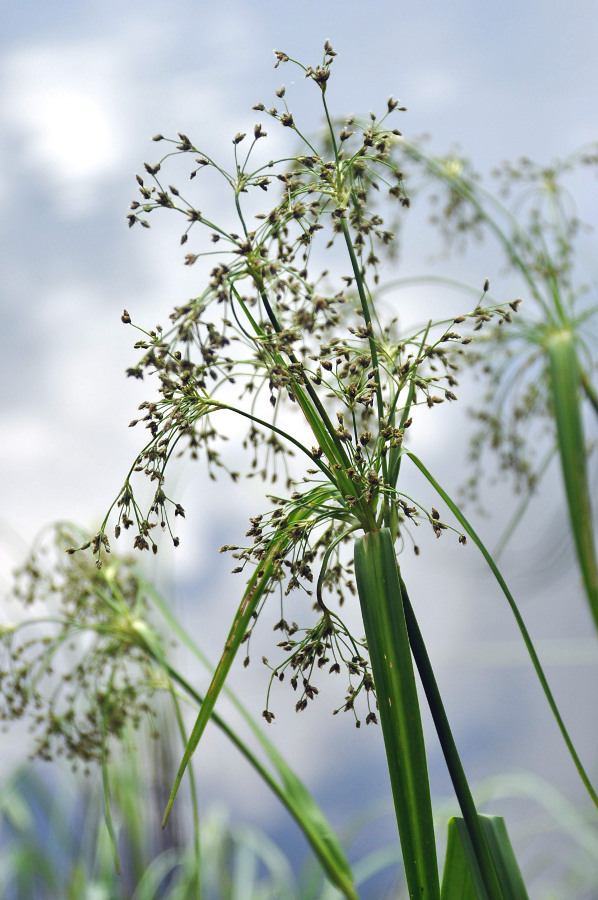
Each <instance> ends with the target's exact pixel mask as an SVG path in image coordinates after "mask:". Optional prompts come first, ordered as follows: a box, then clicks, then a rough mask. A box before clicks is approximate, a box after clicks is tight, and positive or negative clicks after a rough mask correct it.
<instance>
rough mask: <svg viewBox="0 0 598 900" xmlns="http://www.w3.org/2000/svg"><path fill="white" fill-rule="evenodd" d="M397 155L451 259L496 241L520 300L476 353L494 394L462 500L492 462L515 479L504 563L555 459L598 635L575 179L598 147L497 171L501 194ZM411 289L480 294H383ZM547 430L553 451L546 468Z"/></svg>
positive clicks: (587, 292) (482, 417) (585, 295)
mask: <svg viewBox="0 0 598 900" xmlns="http://www.w3.org/2000/svg"><path fill="white" fill-rule="evenodd" d="M392 155H393V161H394V162H395V164H396V165H397V166H400V167H401V168H403V169H404V171H406V172H407V173H408V176H409V182H410V186H412V190H413V191H414V192H415V193H420V192H422V191H427V192H428V194H429V197H430V201H431V204H432V214H431V216H430V221H431V224H432V225H433V226H434V227H435V228H436V229H438V231H439V232H440V235H441V237H442V238H443V240H444V242H445V245H446V247H447V249H449V250H451V251H455V250H457V251H465V250H466V249H467V247H468V246H469V245H470V243H471V242H472V241H475V242H479V241H481V240H484V239H487V240H489V241H490V242H492V244H493V245H494V246H497V247H498V248H499V250H500V252H501V254H502V256H503V258H504V260H505V262H506V264H507V267H508V269H509V270H510V272H511V273H512V274H513V275H514V276H515V278H516V280H517V285H518V286H517V289H518V290H520V291H521V294H520V297H521V298H522V299H523V305H522V307H521V311H520V312H519V314H518V315H517V316H516V317H514V321H513V322H512V323H511V324H512V327H509V328H502V327H500V325H498V324H497V323H492V325H491V326H490V327H489V328H488V329H487V330H486V331H485V333H484V336H483V338H482V340H480V341H479V342H478V348H477V349H476V351H475V352H474V353H471V354H470V355H469V363H470V364H471V365H472V366H474V367H475V370H476V371H477V372H478V374H479V375H480V376H481V378H482V379H483V381H484V382H485V384H486V390H485V391H484V393H483V400H482V404H480V406H479V407H478V408H475V409H474V410H472V414H473V418H474V420H475V422H476V424H477V429H476V432H475V435H474V437H473V441H472V447H471V453H470V460H469V462H470V467H469V469H470V475H469V478H468V481H467V484H466V485H465V486H464V492H463V493H464V497H465V498H467V499H468V500H472V499H477V497H478V495H479V490H478V486H479V485H481V484H484V483H485V482H487V480H488V466H489V464H490V460H489V457H490V456H492V455H494V457H495V458H496V459H497V461H498V465H499V469H500V473H501V478H503V479H504V477H505V476H506V477H511V478H512V480H513V481H514V486H515V488H516V490H517V492H518V493H519V494H520V495H521V498H522V499H521V502H520V504H519V506H518V508H517V509H516V511H515V514H514V516H513V519H512V521H511V522H510V523H509V525H508V526H507V528H506V530H505V532H504V535H503V537H502V538H501V540H500V541H499V543H498V545H497V547H496V551H495V555H496V554H499V553H500V552H501V551H502V549H503V548H504V546H505V545H506V543H507V542H508V540H509V538H510V537H511V535H512V534H513V533H514V531H515V529H516V527H517V525H518V524H519V522H520V521H521V519H522V517H523V514H524V512H525V510H526V508H527V506H528V504H529V501H530V499H531V498H532V496H533V495H534V493H535V491H536V490H537V488H538V486H539V483H540V481H541V479H542V477H543V476H544V475H545V473H546V471H547V470H548V467H549V465H550V462H551V461H552V459H553V457H554V456H555V455H556V456H557V457H558V459H559V461H560V468H561V472H562V479H563V487H564V493H565V497H566V501H567V508H568V514H569V523H570V530H571V534H572V537H573V543H574V547H575V553H576V559H577V564H578V568H579V573H580V576H581V582H582V584H583V587H584V591H585V595H586V599H587V603H588V607H589V610H590V612H591V615H592V618H593V621H594V624H595V626H596V627H597V628H598V561H597V554H596V542H595V535H594V519H593V511H592V489H591V481H590V475H589V471H588V462H587V456H588V451H589V448H590V446H591V440H590V439H589V438H588V437H587V436H586V435H587V433H588V426H589V428H590V429H591V427H592V425H593V426H594V427H595V425H596V417H597V416H598V393H597V391H596V386H595V367H596V366H595V360H596V338H597V332H596V314H597V313H598V306H597V305H596V304H595V302H593V298H592V287H593V288H594V292H595V284H594V286H592V285H591V284H588V283H587V281H586V280H585V279H584V278H583V277H582V272H583V266H582V263H581V261H580V238H581V237H582V236H583V234H584V232H587V231H588V226H587V225H586V224H585V223H584V222H583V221H582V220H581V219H580V217H579V215H578V212H577V208H576V207H577V204H576V201H575V188H576V184H575V180H576V178H578V177H579V175H580V174H581V173H592V172H595V171H596V169H597V166H598V146H597V145H596V144H593V145H589V146H587V147H583V148H581V149H579V150H577V151H575V152H573V153H571V154H569V155H568V156H566V157H564V158H562V159H558V160H554V161H552V162H550V163H547V164H539V163H536V162H533V161H532V160H530V159H528V158H522V159H520V160H519V161H518V162H517V163H509V162H505V163H503V164H501V165H500V166H498V167H497V168H496V169H495V170H494V171H493V173H492V175H493V176H494V179H495V181H496V184H497V189H496V190H494V191H492V190H490V189H489V188H487V187H485V186H484V185H483V184H482V183H481V179H480V176H479V175H478V173H477V172H476V171H475V170H474V168H473V166H472V164H471V163H470V162H469V160H467V159H466V158H465V157H464V156H463V155H462V154H460V153H457V152H453V153H449V154H446V155H436V154H433V153H431V152H429V151H427V149H426V148H425V144H424V143H422V142H413V141H407V140H403V141H401V142H400V143H397V144H396V145H395V146H394V147H393V151H392ZM414 283H445V284H447V285H448V286H451V287H453V288H457V289H458V290H460V291H461V292H463V291H465V292H467V293H470V294H471V293H474V294H475V289H474V288H473V287H472V286H470V285H466V284H462V283H459V282H455V281H454V280H451V279H449V278H444V277H442V276H438V275H435V276H430V275H425V276H423V277H410V278H405V279H396V280H393V281H391V282H390V283H389V284H388V285H385V289H390V288H392V289H394V290H397V289H398V288H400V287H404V288H406V287H410V286H412V285H413V284H414ZM519 302H520V300H519V298H518V300H517V301H516V303H517V305H519ZM584 419H585V423H584ZM546 432H548V434H549V436H550V439H549V441H548V443H549V444H550V445H551V446H550V449H549V450H548V452H547V453H546V455H545V456H544V457H543V458H538V454H537V452H536V450H537V447H538V446H542V447H544V446H545V445H546V443H547V441H546Z"/></svg>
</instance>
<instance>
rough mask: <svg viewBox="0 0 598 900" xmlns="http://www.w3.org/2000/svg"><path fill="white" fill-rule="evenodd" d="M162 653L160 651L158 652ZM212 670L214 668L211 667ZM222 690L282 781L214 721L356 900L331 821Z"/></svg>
mask: <svg viewBox="0 0 598 900" xmlns="http://www.w3.org/2000/svg"><path fill="white" fill-rule="evenodd" d="M146 588H147V590H148V593H150V595H151V597H152V600H153V602H154V604H155V605H156V606H157V607H158V609H159V610H160V612H161V614H162V615H163V616H164V618H165V619H166V621H167V622H168V624H169V625H170V627H171V629H172V630H173V632H174V633H175V634H176V635H177V637H179V638H180V640H181V641H182V642H183V643H184V644H186V646H187V647H189V649H190V650H191V651H192V653H193V654H194V655H195V656H196V657H197V659H199V660H200V662H201V663H202V664H203V665H204V666H205V667H206V668H208V669H212V667H211V666H210V664H209V662H208V660H207V658H206V657H205V656H204V654H203V653H202V652H201V650H200V649H199V647H197V645H196V644H195V643H194V642H193V641H192V639H191V638H190V637H189V635H188V634H187V632H186V631H185V629H184V628H182V627H181V625H180V624H179V622H178V621H177V620H176V619H175V617H174V616H173V615H172V613H171V611H170V609H169V608H168V606H167V605H166V604H165V603H164V601H163V599H162V598H161V597H160V596H159V594H158V593H157V592H156V591H155V590H154V589H153V587H152V585H151V584H149V583H148V584H147V585H146ZM158 652H159V651H158ZM158 658H159V660H160V662H161V663H162V665H164V666H165V667H166V668H167V670H168V672H169V674H170V675H171V677H172V678H173V679H174V680H175V681H177V682H178V683H179V684H180V685H181V687H183V688H184V690H185V691H186V692H187V693H188V694H189V695H190V696H191V697H193V698H194V699H195V700H196V701H197V702H198V703H202V702H203V698H202V697H201V696H200V695H199V694H198V693H197V692H196V691H195V689H194V688H192V687H191V685H189V684H188V683H187V682H186V681H185V680H184V679H183V678H182V677H181V676H180V675H179V673H177V672H176V671H175V670H174V669H173V668H172V667H171V666H170V665H169V664H168V663H167V662H166V660H164V659H163V657H161V656H159V657H158ZM212 671H213V670H212ZM223 692H224V693H225V694H226V696H227V697H228V698H229V700H231V701H232V703H233V704H234V706H235V707H236V709H237V710H238V711H239V712H240V714H241V715H242V716H243V718H244V719H245V721H246V722H247V724H248V725H249V727H250V728H251V730H252V732H253V734H254V735H255V737H256V738H257V740H258V741H259V743H260V745H261V747H262V749H263V750H264V752H265V753H266V755H267V757H268V758H269V760H270V762H271V763H272V765H273V767H274V769H275V770H276V772H277V773H278V776H279V778H280V783H279V782H278V781H276V779H274V778H273V776H272V775H271V774H270V772H268V771H267V770H266V769H265V767H264V766H263V765H262V764H261V762H260V761H259V760H258V759H257V757H256V756H255V754H253V753H252V751H251V750H250V749H249V747H248V746H247V744H246V743H245V742H244V741H243V740H242V739H241V738H240V737H239V735H238V734H237V733H236V732H235V731H233V729H232V728H230V726H228V725H227V724H226V722H224V720H223V719H222V718H221V717H220V716H219V715H218V714H217V713H216V712H213V713H212V719H213V721H214V723H215V724H216V725H217V726H218V727H219V728H220V729H221V730H222V731H224V733H225V734H226V735H227V736H228V737H229V739H230V740H231V741H232V742H233V743H234V744H235V746H236V747H237V748H238V749H239V751H240V752H241V753H242V754H243V755H244V756H245V757H246V759H247V760H248V761H249V763H250V764H251V765H252V766H253V768H254V769H255V770H256V771H257V773H258V774H259V775H260V777H261V778H262V779H263V780H264V781H265V783H266V784H267V785H268V786H269V787H270V788H271V790H272V791H273V792H274V793H275V794H276V796H277V797H278V799H279V800H280V801H281V803H282V804H283V805H284V806H285V807H286V809H287V810H288V811H289V813H290V814H291V816H292V817H293V818H294V819H295V821H296V822H297V824H298V825H299V827H300V828H301V830H302V831H303V833H304V835H305V837H306V839H307V841H308V842H309V844H310V845H311V848H312V850H313V851H314V853H315V855H316V856H317V858H318V859H319V861H320V864H321V865H322V868H323V869H324V871H325V872H326V874H327V875H328V878H329V879H330V881H331V883H332V884H333V885H334V886H335V887H336V888H338V890H340V891H341V893H342V894H343V895H344V896H345V897H347V898H348V900H357V894H356V892H355V887H354V885H353V874H352V871H351V867H350V865H349V862H348V860H347V857H346V855H345V853H344V850H343V848H342V846H341V844H340V842H339V840H338V838H337V837H336V834H335V833H334V831H333V829H332V827H331V825H330V823H329V822H328V820H327V819H326V817H325V816H324V814H323V812H322V810H321V809H320V807H319V806H318V804H317V803H316V801H315V800H314V798H313V797H312V795H311V794H310V793H309V791H308V790H307V788H306V787H305V785H304V784H303V782H302V781H301V780H300V779H299V778H298V777H297V775H296V774H295V773H294V772H293V770H292V769H291V768H290V766H289V765H288V764H287V763H286V762H285V760H284V759H283V757H282V756H281V755H280V753H279V752H278V750H277V749H276V747H275V746H274V745H273V744H272V742H271V741H270V740H269V738H268V737H267V736H266V735H265V733H264V730H263V728H261V727H260V725H259V724H258V723H257V722H256V721H255V720H254V718H253V717H252V715H251V714H250V713H249V712H248V711H247V710H246V709H245V707H244V706H243V704H242V703H241V702H240V700H239V699H238V698H237V697H236V695H235V694H234V693H233V692H232V691H231V690H230V688H228V687H227V686H226V685H225V686H224V688H223Z"/></svg>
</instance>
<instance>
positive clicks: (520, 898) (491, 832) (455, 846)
mask: <svg viewBox="0 0 598 900" xmlns="http://www.w3.org/2000/svg"><path fill="white" fill-rule="evenodd" d="M480 821H481V823H482V828H483V830H484V834H485V837H486V841H487V843H488V846H489V848H490V855H491V856H492V861H493V863H494V867H495V869H496V872H497V875H498V881H499V884H500V889H501V891H502V896H503V898H504V900H528V894H527V891H526V889H525V884H524V882H523V878H522V875H521V872H520V870H519V866H518V865H517V860H516V858H515V853H514V851H513V847H512V845H511V842H510V840H509V835H508V834H507V829H506V826H505V822H504V819H503V818H502V817H501V816H480ZM441 898H442V900H487V898H488V894H487V893H486V889H485V888H484V883H483V880H482V877H481V874H480V870H479V868H478V863H477V858H476V855H475V852H474V849H473V846H472V844H471V841H470V839H469V833H468V831H467V827H466V825H465V821H464V820H463V819H462V818H460V817H455V818H452V819H450V820H449V823H448V843H447V848H446V857H445V862H444V872H443V876H442V894H441Z"/></svg>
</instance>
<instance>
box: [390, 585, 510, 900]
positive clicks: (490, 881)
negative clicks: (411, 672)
mask: <svg viewBox="0 0 598 900" xmlns="http://www.w3.org/2000/svg"><path fill="white" fill-rule="evenodd" d="M401 593H402V596H403V608H404V610H405V622H406V624H407V633H408V635H409V643H410V645H411V651H412V653H413V658H414V660H415V663H416V665H417V668H418V671H419V676H420V678H421V682H422V686H423V689H424V692H425V694H426V699H427V701H428V706H429V707H430V712H431V713H432V719H433V721H434V726H435V728H436V732H437V734H438V740H439V741H440V746H441V747H442V752H443V754H444V758H445V761H446V766H447V769H448V771H449V775H450V776H451V781H452V783H453V787H454V790H455V794H456V796H457V800H458V802H459V806H460V808H461V812H462V813H463V820H464V822H465V826H466V828H467V833H468V836H469V840H470V844H471V847H472V849H473V852H474V854H475V857H476V862H477V866H478V868H479V872H480V878H481V882H482V884H483V886H484V889H485V895H486V896H487V897H488V900H502V894H501V890H500V884H499V882H498V878H497V875H496V871H495V868H494V865H493V862H492V856H491V853H490V849H489V847H488V843H487V841H486V837H485V834H484V829H483V827H482V821H481V816H479V815H478V812H477V810H476V807H475V803H474V801H473V797H472V795H471V791H470V789H469V784H468V783H467V778H466V776H465V771H464V769H463V765H462V763H461V759H460V757H459V753H458V750H457V745H456V744H455V740H454V738H453V734H452V731H451V728H450V725H449V721H448V717H447V715H446V712H445V709H444V704H443V702H442V698H441V696H440V690H439V689H438V684H437V682H436V677H435V675H434V670H433V669H432V664H431V662H430V658H429V656H428V651H427V648H426V645H425V642H424V639H423V636H422V633H421V631H420V630H419V625H418V622H417V618H416V616H415V612H414V610H413V607H412V605H411V601H410V599H409V595H408V593H407V589H406V588H405V584H404V582H403V579H402V578H401Z"/></svg>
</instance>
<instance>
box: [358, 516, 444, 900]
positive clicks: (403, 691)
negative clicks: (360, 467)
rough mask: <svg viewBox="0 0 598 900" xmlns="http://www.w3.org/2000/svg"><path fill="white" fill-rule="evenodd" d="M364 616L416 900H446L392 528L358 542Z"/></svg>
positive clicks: (409, 877) (408, 872)
mask: <svg viewBox="0 0 598 900" xmlns="http://www.w3.org/2000/svg"><path fill="white" fill-rule="evenodd" d="M355 578H356V581H357V590H358V593H359V601H360V604H361V611H362V615H363V622H364V627H365V634H366V638H367V643H368V649H369V654H370V659H371V663H372V673H373V676H374V682H375V685H376V696H377V700H378V707H379V712H380V721H381V724H382V733H383V735H384V744H385V747H386V758H387V761H388V770H389V774H390V781H391V786H392V793H393V798H394V805H395V810H396V816H397V824H398V827H399V835H400V839H401V850H402V854H403V861H404V864H405V875H406V878H407V885H408V888H409V896H410V897H418V898H420V897H426V898H427V900H434V898H439V897H440V885H439V880H438V865H437V860H436V843H435V838H434V825H433V821H432V802H431V798H430V786H429V782H428V767H427V761H426V750H425V745H424V736H423V730H422V723H421V716H420V710H419V701H418V697H417V687H416V683H415V675H414V672H413V663H412V659H411V650H410V647H409V638H408V635H407V626H406V624H405V614H404V611H403V604H402V602H401V586H400V582H399V572H398V567H397V561H396V557H395V552H394V547H393V543H392V538H391V535H390V531H389V529H388V528H383V529H381V531H375V532H370V533H368V534H366V535H364V536H363V537H361V538H359V539H358V540H357V541H356V543H355Z"/></svg>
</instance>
